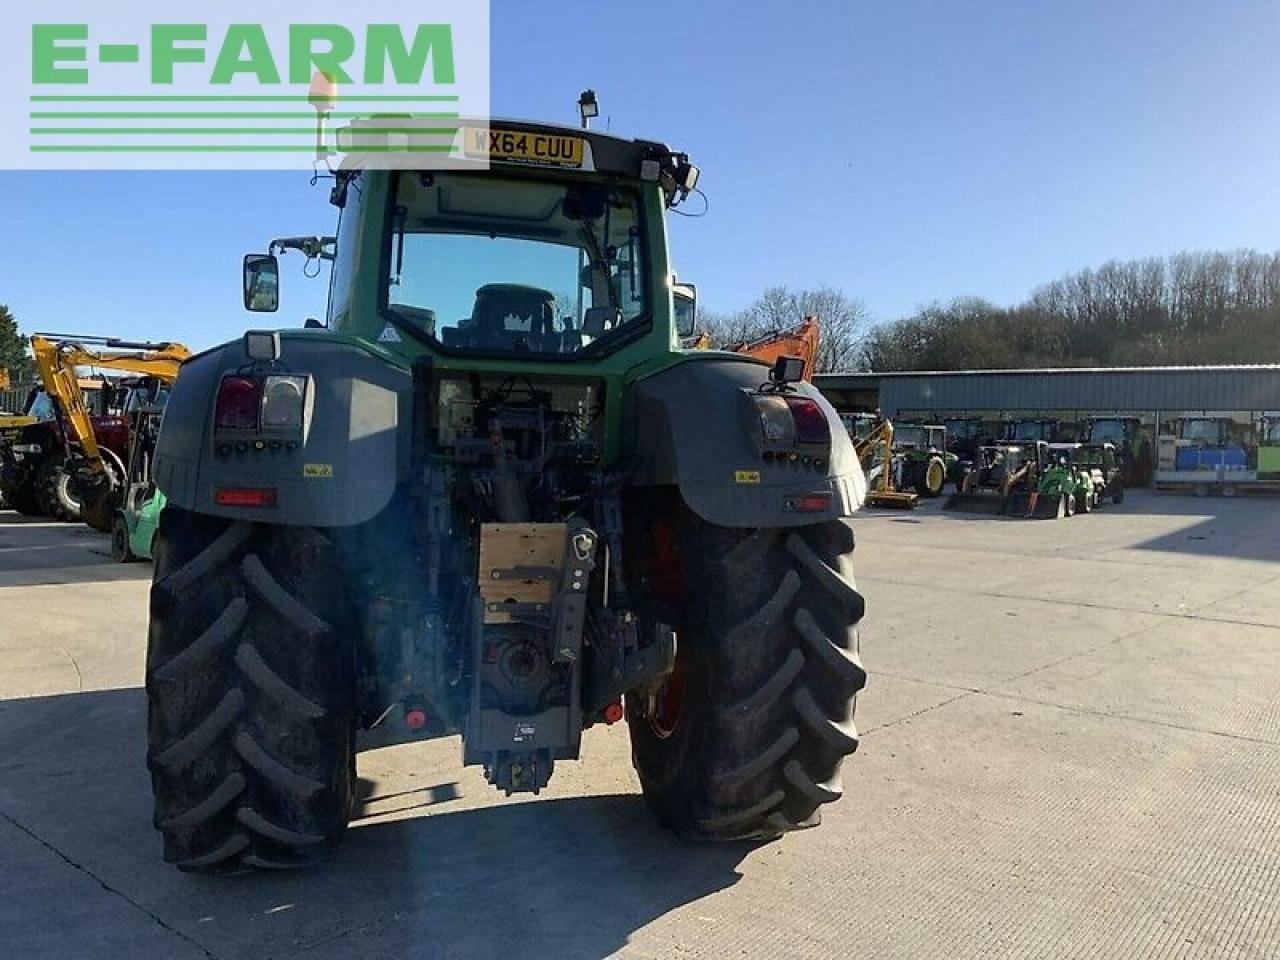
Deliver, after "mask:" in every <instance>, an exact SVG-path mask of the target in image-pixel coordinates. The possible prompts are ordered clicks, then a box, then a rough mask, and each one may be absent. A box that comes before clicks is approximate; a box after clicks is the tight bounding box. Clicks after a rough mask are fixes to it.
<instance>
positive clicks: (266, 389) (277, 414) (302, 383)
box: [262, 376, 307, 430]
mask: <svg viewBox="0 0 1280 960" xmlns="http://www.w3.org/2000/svg"><path fill="white" fill-rule="evenodd" d="M306 395H307V378H306V377H277V376H271V377H267V379H266V380H265V381H264V383H263V386H262V426H263V428H264V429H267V430H301V429H302V412H303V406H304V401H305V399H306Z"/></svg>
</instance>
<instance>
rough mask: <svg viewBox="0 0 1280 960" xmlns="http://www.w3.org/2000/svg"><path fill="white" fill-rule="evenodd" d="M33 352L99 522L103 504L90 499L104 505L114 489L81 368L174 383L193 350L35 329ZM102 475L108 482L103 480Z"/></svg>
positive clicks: (176, 345)
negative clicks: (74, 449) (82, 383)
mask: <svg viewBox="0 0 1280 960" xmlns="http://www.w3.org/2000/svg"><path fill="white" fill-rule="evenodd" d="M31 353H32V356H33V357H34V358H35V363H36V369H37V370H38V371H39V373H40V380H41V382H42V383H43V385H44V389H45V392H46V393H47V394H48V395H49V397H50V399H52V400H53V401H54V403H55V407H56V409H57V411H58V419H59V421H60V422H61V424H62V428H63V429H64V430H65V431H66V432H67V439H68V440H71V441H74V442H76V443H78V444H79V445H80V450H81V457H80V458H79V462H78V469H79V470H81V471H83V473H84V475H85V476H84V477H83V481H82V483H81V484H80V485H81V486H83V487H84V488H85V489H86V492H87V493H90V494H92V496H89V495H86V497H85V501H86V503H85V506H86V511H85V517H86V520H87V521H88V522H89V523H90V525H91V526H100V523H101V522H103V521H102V517H101V516H99V522H97V523H95V522H94V521H93V519H91V517H92V516H93V515H94V514H95V513H96V514H99V515H100V514H101V513H102V509H98V510H96V511H94V510H92V509H90V508H89V503H88V501H89V500H91V499H96V498H98V497H101V499H102V501H103V503H102V504H99V507H100V508H101V507H104V506H105V503H106V502H107V501H109V499H110V494H111V493H112V488H111V483H110V478H109V474H108V472H107V468H106V466H105V465H104V461H103V455H102V449H101V447H100V445H99V443H98V438H97V437H96V435H95V434H94V429H93V420H92V418H91V416H90V413H89V408H88V404H87V403H86V402H85V396H84V391H83V390H82V389H81V386H80V379H79V376H78V374H77V369H78V368H80V367H93V368H94V369H97V370H117V371H120V372H122V373H135V374H141V375H144V376H152V377H155V378H157V379H158V380H160V381H161V382H162V383H166V384H171V383H173V382H174V380H176V379H177V377H178V368H179V367H181V366H182V363H183V361H184V360H186V359H187V358H188V357H189V356H191V351H190V350H188V349H187V348H186V347H185V346H183V345H182V344H180V343H131V342H129V341H125V340H118V339H115V338H107V337H74V338H73V337H68V336H66V335H62V334H52V333H37V334H35V335H33V336H32V337H31ZM104 479H105V480H107V482H105V483H104V482H103V481H104ZM121 479H123V478H121Z"/></svg>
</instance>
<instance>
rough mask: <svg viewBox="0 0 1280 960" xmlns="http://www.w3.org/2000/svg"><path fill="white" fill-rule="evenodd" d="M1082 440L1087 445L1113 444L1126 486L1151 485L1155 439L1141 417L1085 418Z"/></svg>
mask: <svg viewBox="0 0 1280 960" xmlns="http://www.w3.org/2000/svg"><path fill="white" fill-rule="evenodd" d="M1081 439H1082V440H1083V441H1084V442H1085V443H1090V444H1098V443H1110V444H1112V446H1113V447H1114V448H1115V453H1116V459H1117V460H1118V461H1119V463H1120V469H1121V471H1122V479H1123V482H1124V483H1125V484H1127V485H1129V486H1145V485H1147V484H1149V483H1150V482H1151V471H1152V469H1153V468H1154V466H1155V438H1154V437H1153V435H1152V432H1151V428H1150V427H1148V426H1147V425H1146V424H1144V423H1143V422H1142V419H1141V418H1140V417H1122V416H1106V417H1087V418H1086V419H1085V426H1084V433H1083V435H1082V437H1081Z"/></svg>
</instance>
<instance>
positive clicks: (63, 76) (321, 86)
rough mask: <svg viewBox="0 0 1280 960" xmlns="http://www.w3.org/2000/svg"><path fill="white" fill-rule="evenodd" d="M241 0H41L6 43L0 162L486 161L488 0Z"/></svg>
mask: <svg viewBox="0 0 1280 960" xmlns="http://www.w3.org/2000/svg"><path fill="white" fill-rule="evenodd" d="M111 5H113V6H114V5H115V4H111ZM237 6H239V4H237V3H231V4H221V3H220V4H218V5H217V7H216V8H215V9H214V10H212V11H211V8H210V6H209V5H207V4H195V3H191V2H189V0H171V2H168V3H159V2H156V0H148V2H143V3H142V4H140V5H139V4H135V5H131V6H129V7H125V6H123V5H121V6H120V8H119V10H117V11H114V12H111V13H104V11H103V9H102V4H101V3H99V4H92V3H89V2H87V0H73V2H71V3H63V4H48V5H40V8H39V10H38V11H36V12H32V13H29V14H28V15H27V16H28V22H27V23H26V24H25V27H26V29H25V31H22V30H21V29H19V30H13V31H10V30H6V31H5V35H6V39H4V40H0V57H3V62H4V63H5V64H6V65H7V66H3V67H0V72H7V73H9V74H10V76H8V77H4V78H3V79H4V81H5V82H4V85H3V87H0V122H3V125H4V129H3V131H0V167H5V168H11V169H12V168H25V169H31V168H59V169H67V168H73V169H85V168H98V169H103V168H113V167H127V168H133V169H140V168H141V169H172V168H179V169H183V168H185V169H191V168H223V169H225V168H236V169H246V168H248V169H252V168H269V169H280V168H292V169H297V168H299V167H311V166H313V165H320V164H324V165H328V166H330V167H333V166H337V165H338V164H347V165H350V164H352V163H358V164H360V165H362V166H396V167H419V168H424V167H430V168H435V167H447V166H457V165H465V166H475V165H477V160H476V159H475V157H474V156H471V157H468V156H467V155H466V152H465V149H464V139H465V137H464V134H469V133H472V132H473V128H478V127H483V126H484V125H486V124H487V116H488V107H489V86H488V72H489V63H488V55H489V51H488V35H489V22H488V4H487V3H484V2H479V3H477V2H474V0H452V2H442V0H418V2H413V3H409V2H407V0H395V2H392V3H387V2H384V0H379V3H378V4H377V9H376V13H369V12H364V13H362V16H363V17H367V18H368V19H367V21H366V20H364V19H360V18H355V19H353V17H352V11H353V9H355V10H359V11H363V9H364V8H353V6H352V5H350V4H349V3H347V2H345V0H343V2H338V0H320V2H310V3H308V4H307V5H306V6H305V8H302V10H304V11H305V19H299V21H298V22H292V21H290V20H286V19H284V16H287V15H288V14H287V13H286V14H285V15H272V14H268V16H271V17H273V18H272V19H269V20H263V19H262V18H263V10H262V8H261V7H257V8H254V9H252V10H250V9H249V8H248V7H247V6H246V7H245V8H244V9H243V10H241V11H236V9H235V8H236V7H237ZM237 12H239V13H243V14H244V16H243V17H237V16H236V13H237ZM76 13H79V14H81V15H80V16H78V17H77V16H75V14H76ZM184 13H185V14H204V15H203V16H199V15H193V16H189V17H184V16H182V15H181V14H184ZM214 16H216V20H215V19H211V18H212V17H214ZM20 26H21V25H20ZM15 34H18V35H19V36H20V37H21V41H22V43H24V44H25V49H21V50H17V49H14V48H15V47H17V46H18V45H19V40H18V39H17V38H15ZM15 54H16V55H15ZM19 65H21V66H26V67H28V68H29V70H28V71H27V73H26V75H25V76H23V77H22V78H21V79H20V80H19V78H18V77H15V76H13V75H12V74H13V73H14V71H15V67H17V66H19ZM15 81H17V82H15ZM464 125H465V127H466V128H467V129H466V130H463V127H464Z"/></svg>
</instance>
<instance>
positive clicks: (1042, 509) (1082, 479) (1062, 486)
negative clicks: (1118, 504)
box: [1026, 443, 1095, 519]
mask: <svg viewBox="0 0 1280 960" xmlns="http://www.w3.org/2000/svg"><path fill="white" fill-rule="evenodd" d="M1075 447H1076V445H1075V444H1071V443H1053V444H1048V445H1047V447H1046V450H1045V453H1046V456H1045V458H1044V464H1043V466H1042V468H1041V469H1040V471H1039V478H1038V480H1037V483H1036V488H1035V490H1034V491H1033V493H1032V494H1031V496H1030V497H1029V498H1028V502H1027V505H1026V515H1027V516H1029V517H1034V518H1036V519H1061V518H1062V517H1071V516H1075V514H1076V513H1077V512H1079V513H1088V512H1089V511H1091V510H1092V509H1093V505H1094V496H1095V494H1094V484H1093V474H1092V472H1090V471H1089V470H1086V469H1081V468H1080V467H1079V465H1077V464H1076V462H1075V458H1074V453H1075Z"/></svg>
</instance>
